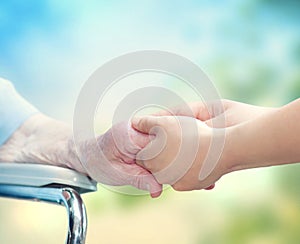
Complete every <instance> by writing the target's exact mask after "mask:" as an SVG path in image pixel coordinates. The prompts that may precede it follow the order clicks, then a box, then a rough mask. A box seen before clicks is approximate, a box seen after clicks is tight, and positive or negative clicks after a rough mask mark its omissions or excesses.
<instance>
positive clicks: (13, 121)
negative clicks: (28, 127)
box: [0, 78, 38, 146]
mask: <svg viewBox="0 0 300 244" xmlns="http://www.w3.org/2000/svg"><path fill="white" fill-rule="evenodd" d="M37 112H38V110H37V109H36V108H35V107H34V106H32V105H31V104H30V103H29V102H27V101H26V100H25V99H24V98H23V97H21V96H20V94H18V93H17V91H16V90H15V88H14V86H13V85H12V84H11V83H10V82H9V81H7V80H4V79H1V78H0V146H1V145H2V144H3V143H5V141H6V140H7V139H8V138H9V137H10V136H11V135H12V134H13V133H14V131H15V130H16V129H18V128H19V127H20V126H21V124H22V123H23V122H24V121H25V120H26V119H27V118H28V117H29V116H30V115H32V114H34V113H37Z"/></svg>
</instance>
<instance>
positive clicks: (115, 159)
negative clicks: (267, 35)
mask: <svg viewBox="0 0 300 244" xmlns="http://www.w3.org/2000/svg"><path fill="white" fill-rule="evenodd" d="M148 142H149V139H148V136H146V135H143V134H142V133H138V132H137V131H135V130H133V129H132V128H131V127H130V126H127V124H126V123H120V124H118V125H116V126H114V127H113V128H112V129H110V130H109V131H107V132H106V133H105V134H104V135H101V136H98V137H97V138H96V139H90V140H85V141H82V142H81V143H80V145H77V146H78V147H75V145H74V140H73V133H72V130H71V128H70V127H69V126H68V125H66V124H65V123H62V122H60V121H57V120H54V119H51V118H49V117H47V116H44V115H42V114H37V115H33V116H31V117H30V118H29V119H27V120H26V121H25V122H24V123H23V125H22V126H21V127H20V128H19V129H18V130H17V131H15V132H14V134H13V135H12V136H11V137H10V138H9V140H8V141H7V142H6V143H5V144H4V145H3V146H1V147H0V162H1V161H2V162H19V163H40V164H49V165H54V166H59V167H66V168H71V169H74V170H76V171H78V172H80V173H83V174H86V175H89V176H90V177H91V178H93V179H94V180H96V181H98V182H100V183H104V184H109V185H115V186H117V185H132V186H134V187H136V188H139V189H142V190H147V191H149V192H150V193H151V196H152V197H157V196H159V195H160V193H161V191H162V186H161V185H160V184H159V183H157V181H156V180H155V178H154V177H153V176H152V175H151V174H150V173H149V172H148V171H147V170H145V169H144V168H142V167H140V166H138V165H137V164H135V155H136V154H137V153H138V152H139V150H140V149H141V148H142V147H144V146H145V145H146V144H147V143H148ZM82 163H84V165H83V164H82Z"/></svg>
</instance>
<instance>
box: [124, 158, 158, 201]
mask: <svg viewBox="0 0 300 244" xmlns="http://www.w3.org/2000/svg"><path fill="white" fill-rule="evenodd" d="M126 168H127V171H128V172H130V174H129V177H128V182H129V184H130V185H132V186H134V187H136V188H138V189H140V190H144V191H149V192H150V195H151V197H153V198H156V197H159V196H160V194H161V193H162V185H161V184H159V183H158V182H157V181H156V179H155V178H154V176H153V175H152V174H151V173H150V172H149V171H147V170H146V169H144V168H142V167H140V166H138V165H136V164H132V165H126Z"/></svg>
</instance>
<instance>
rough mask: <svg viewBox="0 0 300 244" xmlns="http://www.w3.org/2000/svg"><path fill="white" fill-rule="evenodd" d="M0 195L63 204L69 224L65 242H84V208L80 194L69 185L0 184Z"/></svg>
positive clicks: (85, 221)
mask: <svg viewBox="0 0 300 244" xmlns="http://www.w3.org/2000/svg"><path fill="white" fill-rule="evenodd" d="M0 197H8V198H15V199H25V200H33V201H43V202H48V203H55V204H58V205H63V206H65V207H66V209H67V213H68V218H69V226H68V236H67V240H66V243H67V244H83V243H85V238H86V230H87V216H86V209H85V205H84V202H83V201H82V198H81V197H80V194H79V193H78V192H77V191H76V190H74V189H73V188H70V187H65V186H61V187H34V186H19V185H3V184H0Z"/></svg>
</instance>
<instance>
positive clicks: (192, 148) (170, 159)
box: [132, 116, 230, 191]
mask: <svg viewBox="0 0 300 244" xmlns="http://www.w3.org/2000/svg"><path fill="white" fill-rule="evenodd" d="M132 126H133V127H134V128H135V129H136V130H138V131H140V132H142V133H148V134H152V135H153V136H154V137H155V139H154V140H152V141H151V143H149V144H148V145H147V146H146V147H145V148H144V149H143V150H142V151H140V152H139V153H138V154H137V163H138V164H139V165H141V166H142V167H145V168H146V169H148V170H149V171H151V172H152V173H153V175H154V176H155V178H156V179H157V181H158V182H159V183H161V184H170V185H172V187H173V188H174V189H175V190H178V191H186V190H194V189H205V188H208V187H210V186H212V185H213V184H214V183H215V182H216V181H217V180H218V179H219V178H220V177H221V176H222V175H224V174H226V173H227V172H229V168H230V167H229V165H228V164H227V161H226V159H225V158H224V155H223V157H221V159H220V161H219V163H218V164H217V165H216V167H215V168H214V170H213V171H212V173H211V174H209V176H208V177H207V178H205V179H204V180H199V173H200V170H201V168H202V166H203V162H204V160H205V158H206V156H207V152H208V150H209V147H210V143H211V140H212V136H218V133H216V134H213V129H212V128H210V127H208V126H207V125H206V124H204V123H203V122H201V121H200V120H197V119H194V118H191V117H183V116H145V117H135V118H133V120H132ZM214 130H224V129H214ZM223 132H224V131H223ZM221 134H222V133H220V135H221ZM159 148H161V151H159V150H158V149H159Z"/></svg>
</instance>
